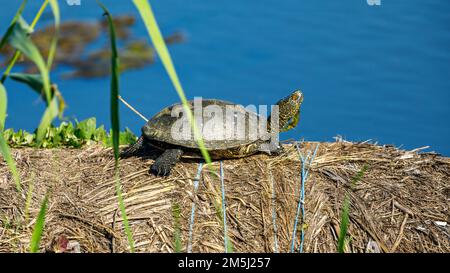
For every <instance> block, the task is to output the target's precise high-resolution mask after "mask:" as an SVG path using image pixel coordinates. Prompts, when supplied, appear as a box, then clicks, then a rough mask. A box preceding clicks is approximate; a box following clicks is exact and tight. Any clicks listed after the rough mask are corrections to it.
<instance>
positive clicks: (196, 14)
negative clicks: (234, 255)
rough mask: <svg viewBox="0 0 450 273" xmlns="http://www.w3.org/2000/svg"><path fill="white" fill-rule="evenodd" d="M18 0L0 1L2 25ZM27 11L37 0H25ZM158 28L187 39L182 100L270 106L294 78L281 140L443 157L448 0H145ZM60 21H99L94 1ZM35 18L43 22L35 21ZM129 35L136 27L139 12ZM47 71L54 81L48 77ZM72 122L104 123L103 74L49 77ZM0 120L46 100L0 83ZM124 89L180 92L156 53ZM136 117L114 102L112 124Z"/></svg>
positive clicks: (152, 107)
mask: <svg viewBox="0 0 450 273" xmlns="http://www.w3.org/2000/svg"><path fill="white" fill-rule="evenodd" d="M19 2H20V1H7V0H0V3H1V4H2V9H1V10H0V26H1V29H2V31H4V29H6V26H7V24H8V22H9V21H10V19H11V18H12V16H13V14H14V13H15V11H16V9H17V7H18V6H19ZM30 2H31V3H30V4H29V6H28V7H27V9H26V12H25V17H26V18H27V19H28V21H30V20H31V18H32V17H33V15H34V13H35V12H36V10H37V8H38V6H39V3H40V2H41V1H30ZM104 3H105V4H106V5H107V6H108V7H109V8H110V10H111V12H112V13H113V14H123V13H132V14H136V15H138V14H137V12H136V10H135V8H134V6H133V5H132V3H131V1H113V0H109V1H108V0H105V1H104ZM151 3H152V5H153V8H154V11H155V13H156V16H157V19H158V21H159V24H160V27H161V30H162V32H163V33H165V34H170V33H172V32H174V31H177V30H182V31H184V32H185V33H186V34H187V36H188V40H187V42H186V43H184V44H179V45H175V46H172V47H171V48H170V52H171V54H172V57H173V60H174V62H175V65H176V68H177V71H178V73H179V76H180V79H181V82H182V84H183V86H184V89H185V91H186V93H187V96H188V97H189V98H193V97H194V96H202V97H205V98H206V97H208V98H210V97H217V98H222V99H226V100H231V101H234V102H237V103H241V104H243V105H248V104H273V103H275V102H276V101H277V100H278V99H279V98H280V97H283V96H285V95H287V94H289V93H290V92H291V91H292V90H294V89H297V88H300V89H301V90H302V91H303V92H304V95H305V101H304V104H303V109H302V119H301V121H300V123H299V126H298V127H297V128H296V129H294V130H292V131H290V132H287V133H284V134H283V135H282V136H281V138H282V139H288V138H296V139H299V138H304V139H306V140H319V141H333V137H334V136H336V135H341V136H343V137H344V138H345V139H347V140H352V141H362V140H368V139H371V140H372V141H377V142H378V143H382V144H394V145H397V146H402V147H403V148H407V149H412V148H417V147H422V146H427V145H429V146H431V150H434V151H437V152H440V153H443V154H445V155H450V145H449V142H448V141H449V138H450V128H449V121H448V120H449V119H450V107H449V103H450V80H449V78H450V1H448V0H430V1H423V0H389V1H388V0H381V6H369V5H367V3H366V0H351V1H350V0H348V1H334V0H321V1H317V0H302V1H300V0H295V1H294V0H292V1H286V0H285V1H280V0H277V1H275V0H265V1H256V0H245V1H242V0H240V1H238V0H228V1H205V0H189V1H186V0H158V1H156V0H154V1H151ZM60 4H61V12H62V17H63V18H65V19H97V18H99V17H100V16H101V13H102V12H101V10H100V9H99V8H98V7H97V5H96V4H95V1H90V0H89V1H87V0H82V5H81V6H79V7H75V6H68V5H66V4H65V1H60ZM41 26H42V25H41ZM134 33H135V35H136V36H142V37H146V36H145V35H146V32H145V29H144V26H143V25H142V23H141V22H139V23H138V24H137V25H136V27H135V28H134ZM56 81H58V80H57V79H56ZM58 84H59V87H60V89H61V90H62V92H63V94H64V96H65V98H66V100H67V103H68V105H69V108H68V110H67V112H66V115H67V116H70V117H76V118H78V119H79V120H81V119H84V118H87V117H91V116H95V117H97V120H98V122H99V123H104V124H107V125H108V124H109V79H108V78H104V79H95V80H89V81H86V80H70V81H58ZM6 86H7V89H8V95H9V116H8V120H7V126H8V127H14V128H24V129H27V130H33V129H34V128H35V127H36V125H37V124H38V123H39V119H40V117H41V114H42V111H43V108H44V105H43V103H41V102H38V100H37V98H36V96H35V94H34V93H33V92H31V91H30V90H29V89H28V88H27V87H25V86H23V85H20V84H17V83H14V82H12V81H8V82H7V84H6ZM121 93H122V95H123V96H124V97H125V98H126V99H127V100H128V101H129V102H130V103H131V104H132V105H134V106H135V107H136V108H137V109H139V110H140V111H141V112H143V113H144V114H145V115H146V116H149V117H150V116H152V115H153V114H154V113H156V112H157V111H158V110H159V109H161V108H163V107H164V106H166V105H168V104H171V103H173V102H176V101H178V97H177V95H176V93H175V91H174V89H173V87H172V86H171V83H170V81H169V79H168V77H167V75H166V73H165V71H164V69H163V68H162V65H161V63H159V62H158V63H156V64H155V65H153V66H149V67H147V68H145V69H142V70H136V71H130V72H126V73H124V74H123V75H122V78H121ZM142 123H143V122H142V121H141V120H140V118H139V117H137V116H136V115H135V114H133V113H132V112H131V111H130V110H128V109H127V108H126V107H122V108H121V125H122V127H129V128H131V129H132V130H133V131H134V132H136V133H137V134H138V133H139V128H140V126H141V125H142Z"/></svg>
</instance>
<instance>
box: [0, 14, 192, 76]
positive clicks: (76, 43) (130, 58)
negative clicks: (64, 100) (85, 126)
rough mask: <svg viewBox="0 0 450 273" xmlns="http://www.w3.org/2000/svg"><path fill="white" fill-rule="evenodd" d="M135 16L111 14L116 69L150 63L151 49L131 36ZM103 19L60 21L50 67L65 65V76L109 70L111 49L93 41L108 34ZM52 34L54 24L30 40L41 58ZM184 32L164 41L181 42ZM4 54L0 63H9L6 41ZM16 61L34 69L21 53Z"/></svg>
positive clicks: (28, 69)
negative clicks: (116, 43) (116, 49)
mask: <svg viewBox="0 0 450 273" xmlns="http://www.w3.org/2000/svg"><path fill="white" fill-rule="evenodd" d="M135 21H136V18H135V17H134V16H132V15H121V16H117V17H115V18H113V23H114V26H115V29H116V36H117V39H118V40H119V41H121V44H122V45H121V47H120V48H119V59H120V63H121V67H120V71H121V72H123V71H127V70H131V69H138V68H142V67H145V66H147V65H150V64H152V63H154V61H155V51H154V49H153V47H151V46H150V45H149V43H148V42H147V41H146V39H144V38H143V37H141V38H135V37H133V34H132V31H131V28H132V27H133V26H134V24H135ZM108 32H109V30H108V27H107V22H106V21H105V19H104V18H102V19H100V20H98V21H66V22H64V23H61V24H60V31H59V40H58V49H57V52H56V54H55V56H54V67H57V66H58V65H66V66H69V67H71V68H72V70H73V71H70V72H66V73H64V74H62V77H63V78H65V79H72V78H95V77H106V76H108V75H109V73H110V67H109V65H110V56H111V50H110V48H109V45H108V44H106V45H104V46H100V48H99V47H98V46H97V47H95V43H96V42H98V41H99V40H100V39H102V38H105V37H103V36H104V35H108ZM54 36H55V26H54V25H50V26H48V27H46V28H44V29H41V30H36V31H35V32H34V33H32V34H31V40H32V41H33V43H34V44H35V45H36V47H37V48H38V49H39V51H40V52H41V54H42V56H43V58H45V59H46V58H47V57H48V55H49V48H50V45H51V42H52V39H53V37H54ZM184 40H185V36H184V34H183V33H181V32H175V33H173V34H171V35H169V36H167V37H165V42H166V44H176V43H182V42H183V41H184ZM0 54H2V55H3V56H4V57H5V58H4V63H3V66H6V65H7V64H8V63H9V60H10V57H11V56H12V55H13V54H14V49H13V48H12V47H11V46H9V45H6V46H5V47H4V48H2V50H1V51H0ZM18 64H21V65H23V66H24V67H25V72H26V73H37V68H36V66H35V65H34V63H33V62H32V61H31V60H29V59H28V58H26V57H21V59H20V60H19V62H18Z"/></svg>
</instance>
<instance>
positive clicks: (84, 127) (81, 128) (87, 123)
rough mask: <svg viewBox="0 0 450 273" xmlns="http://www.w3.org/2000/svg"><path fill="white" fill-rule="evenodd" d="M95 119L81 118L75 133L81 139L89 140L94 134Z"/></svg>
mask: <svg viewBox="0 0 450 273" xmlns="http://www.w3.org/2000/svg"><path fill="white" fill-rule="evenodd" d="M96 128H97V121H96V119H95V118H89V119H86V120H83V121H81V122H79V123H78V124H77V128H76V129H75V135H76V136H77V137H79V138H81V139H83V140H90V139H91V138H92V136H93V135H94V134H95V130H96Z"/></svg>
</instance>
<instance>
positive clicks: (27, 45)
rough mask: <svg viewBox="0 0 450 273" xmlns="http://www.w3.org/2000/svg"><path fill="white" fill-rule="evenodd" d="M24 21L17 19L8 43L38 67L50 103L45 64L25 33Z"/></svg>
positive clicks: (48, 82)
mask: <svg viewBox="0 0 450 273" xmlns="http://www.w3.org/2000/svg"><path fill="white" fill-rule="evenodd" d="M24 22H25V21H23V20H18V24H16V25H15V27H14V29H13V31H12V33H11V35H10V37H9V40H10V44H11V46H13V47H14V48H15V49H17V50H19V51H20V52H22V54H24V55H25V56H27V57H28V58H29V59H30V60H32V61H33V62H34V63H35V64H36V66H37V67H38V69H39V72H40V73H41V76H42V81H43V86H44V92H45V96H46V99H47V102H48V104H50V99H51V97H50V79H49V74H48V70H47V66H46V64H45V62H44V59H43V58H42V56H41V53H39V50H38V48H37V47H36V46H35V45H34V44H33V42H32V41H31V38H30V37H29V35H28V33H27V26H26V25H25V23H24Z"/></svg>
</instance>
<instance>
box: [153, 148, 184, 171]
mask: <svg viewBox="0 0 450 273" xmlns="http://www.w3.org/2000/svg"><path fill="white" fill-rule="evenodd" d="M182 155H183V151H182V150H180V149H168V150H165V151H164V153H163V154H162V155H160V156H159V157H158V158H157V159H156V160H155V162H154V163H153V165H152V166H151V168H150V171H151V172H152V173H153V174H155V175H157V176H168V175H169V174H170V170H171V169H172V167H173V166H174V165H175V164H176V163H177V162H178V161H180V159H181V156H182Z"/></svg>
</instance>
